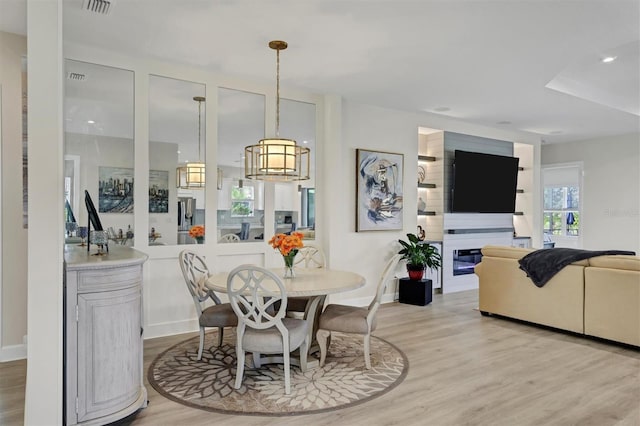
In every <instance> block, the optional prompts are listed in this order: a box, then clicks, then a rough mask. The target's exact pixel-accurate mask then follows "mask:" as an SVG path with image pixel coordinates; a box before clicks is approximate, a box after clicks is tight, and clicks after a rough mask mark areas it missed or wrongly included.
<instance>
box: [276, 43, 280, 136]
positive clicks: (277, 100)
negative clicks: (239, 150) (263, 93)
mask: <svg viewBox="0 0 640 426" xmlns="http://www.w3.org/2000/svg"><path fill="white" fill-rule="evenodd" d="M276 137H277V138H278V137H280V49H276Z"/></svg>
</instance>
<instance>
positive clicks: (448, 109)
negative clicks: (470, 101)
mask: <svg viewBox="0 0 640 426" xmlns="http://www.w3.org/2000/svg"><path fill="white" fill-rule="evenodd" d="M433 110H434V111H438V112H447V111H451V108H449V107H446V106H441V107H437V108H434V109H433Z"/></svg>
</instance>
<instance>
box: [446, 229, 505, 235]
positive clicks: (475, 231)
mask: <svg viewBox="0 0 640 426" xmlns="http://www.w3.org/2000/svg"><path fill="white" fill-rule="evenodd" d="M446 232H447V234H488V233H492V232H513V228H467V229H447V230H446Z"/></svg>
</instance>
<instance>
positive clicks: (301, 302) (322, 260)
mask: <svg viewBox="0 0 640 426" xmlns="http://www.w3.org/2000/svg"><path fill="white" fill-rule="evenodd" d="M293 267H294V268H306V269H310V268H326V267H327V260H326V257H325V255H324V252H323V251H322V249H321V248H320V247H317V246H314V245H312V244H307V245H305V246H304V247H301V248H299V249H298V254H297V255H296V257H295V259H294V261H293ZM308 301H309V298H308V297H290V298H289V303H288V308H287V312H288V315H289V316H293V317H295V318H299V317H301V316H302V314H303V313H304V312H305V310H306V308H307V302H308Z"/></svg>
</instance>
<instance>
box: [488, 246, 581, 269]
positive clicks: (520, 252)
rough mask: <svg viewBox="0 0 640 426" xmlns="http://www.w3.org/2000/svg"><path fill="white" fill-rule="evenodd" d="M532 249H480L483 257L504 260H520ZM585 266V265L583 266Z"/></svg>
mask: <svg viewBox="0 0 640 426" xmlns="http://www.w3.org/2000/svg"><path fill="white" fill-rule="evenodd" d="M532 251H533V249H529V248H521V247H507V246H492V245H487V246H484V247H482V255H483V256H491V257H502V258H505V259H521V258H522V257H524V256H526V255H527V254H529V253H531V252H532ZM585 266H586V265H585Z"/></svg>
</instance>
